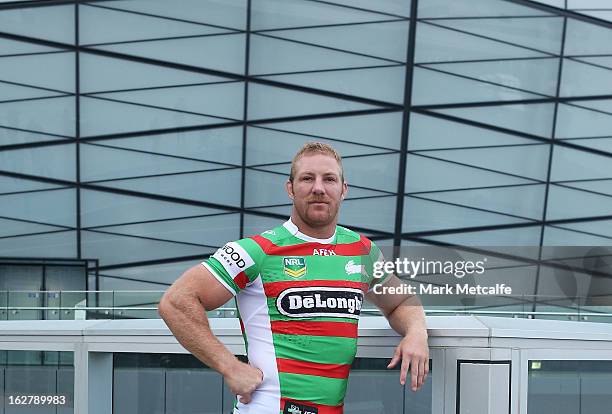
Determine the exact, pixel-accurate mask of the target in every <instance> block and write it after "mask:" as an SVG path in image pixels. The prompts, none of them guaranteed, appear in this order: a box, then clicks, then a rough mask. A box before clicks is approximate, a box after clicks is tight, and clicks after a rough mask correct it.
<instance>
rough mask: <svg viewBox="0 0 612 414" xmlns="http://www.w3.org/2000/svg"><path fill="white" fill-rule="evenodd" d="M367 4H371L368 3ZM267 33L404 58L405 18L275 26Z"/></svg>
mask: <svg viewBox="0 0 612 414" xmlns="http://www.w3.org/2000/svg"><path fill="white" fill-rule="evenodd" d="M352 5H354V4H352ZM369 7H372V5H370V6H369ZM407 10H410V9H409V8H408V9H407ZM381 17H382V16H381ZM271 34H272V35H274V36H278V37H282V38H284V39H293V40H298V41H301V42H306V43H314V44H317V45H323V46H327V47H332V48H335V49H341V50H344V51H347V52H355V53H361V54H365V55H370V56H373V57H378V58H382V59H392V60H395V61H397V62H405V61H406V48H407V47H408V22H407V21H405V20H400V21H395V22H385V23H367V24H358V25H346V26H335V27H317V28H313V29H299V30H279V31H274V32H272V33H271Z"/></svg>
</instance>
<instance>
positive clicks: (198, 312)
mask: <svg viewBox="0 0 612 414" xmlns="http://www.w3.org/2000/svg"><path fill="white" fill-rule="evenodd" d="M231 298H232V294H231V293H230V292H229V291H228V290H227V289H226V288H225V287H224V286H223V285H222V284H221V283H220V282H219V281H218V280H217V279H216V278H215V277H214V276H213V275H212V274H211V273H210V272H209V271H208V270H207V269H206V268H205V267H204V266H202V265H197V266H194V267H192V268H191V269H189V270H187V271H186V272H185V273H184V274H183V275H182V276H181V277H180V278H179V279H178V280H177V281H176V282H174V284H173V285H172V286H170V288H168V290H167V291H166V293H165V294H164V296H163V297H162V299H161V301H160V303H159V314H160V316H161V317H162V318H163V319H164V321H165V322H166V325H168V328H170V330H171V331H172V333H173V334H174V336H175V337H176V339H177V340H178V341H179V343H180V344H181V345H183V347H184V348H185V349H187V350H188V351H189V352H191V353H192V354H193V355H194V356H195V357H196V358H198V359H199V360H200V361H202V362H203V363H205V364H206V365H207V366H209V367H210V368H212V369H214V370H216V371H218V372H219V373H221V375H223V376H224V377H225V380H226V381H227V383H228V386H229V387H230V389H231V390H232V391H233V392H234V393H235V394H237V395H240V396H241V401H242V402H244V403H247V402H248V401H249V400H250V394H251V393H252V392H253V391H254V390H255V389H256V388H257V386H258V385H259V384H260V383H261V380H262V374H261V371H259V370H258V369H257V368H254V367H252V366H250V365H248V364H245V363H243V362H240V361H239V360H238V359H237V358H236V357H235V356H234V355H233V354H232V353H231V352H230V351H229V350H228V349H227V348H226V347H225V346H224V345H223V344H222V343H221V342H220V341H219V340H218V339H217V337H216V336H215V335H214V334H213V333H212V331H211V329H210V325H209V323H208V318H207V316H206V311H210V310H213V309H216V308H218V307H219V306H221V305H223V304H224V303H226V302H227V301H228V300H230V299H231Z"/></svg>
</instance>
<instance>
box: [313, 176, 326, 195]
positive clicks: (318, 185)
mask: <svg viewBox="0 0 612 414" xmlns="http://www.w3.org/2000/svg"><path fill="white" fill-rule="evenodd" d="M312 192H313V193H315V194H325V186H324V185H323V177H317V178H316V179H315V180H314V184H313V186H312Z"/></svg>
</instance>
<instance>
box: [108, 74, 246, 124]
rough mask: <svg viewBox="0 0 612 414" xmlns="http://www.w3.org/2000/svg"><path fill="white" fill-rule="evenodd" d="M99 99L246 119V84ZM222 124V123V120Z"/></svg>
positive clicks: (134, 92)
mask: <svg viewBox="0 0 612 414" xmlns="http://www.w3.org/2000/svg"><path fill="white" fill-rule="evenodd" d="M96 96H98V97H100V98H107V99H112V100H117V101H121V102H131V103H135V104H141V105H151V106H155V107H158V108H163V109H168V110H176V111H183V112H185V113H191V114H199V115H209V116H216V117H223V118H232V119H236V120H239V119H242V112H243V110H242V107H243V106H244V83H243V82H230V83H223V84H214V85H204V86H189V87H168V88H162V89H152V90H146V91H130V92H115V93H104V94H97V95H96ZM219 121H220V122H222V120H219Z"/></svg>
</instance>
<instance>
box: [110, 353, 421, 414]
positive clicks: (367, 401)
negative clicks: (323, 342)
mask: <svg viewBox="0 0 612 414" xmlns="http://www.w3.org/2000/svg"><path fill="white" fill-rule="evenodd" d="M241 358H242V357H241ZM113 362H114V366H113V372H114V374H113V378H114V383H113V413H114V414H123V413H125V414H127V413H129V414H141V413H142V414H145V413H147V414H148V413H155V414H166V413H168V414H169V413H173V414H187V413H190V414H191V413H210V414H213V413H214V414H218V413H220V412H222V413H230V412H232V409H233V404H234V396H233V395H232V393H231V391H230V390H229V389H228V388H227V386H225V384H224V381H223V377H222V376H221V375H220V374H218V373H217V372H215V371H213V370H211V369H209V368H207V367H206V366H204V365H203V364H202V363H201V362H200V361H198V360H197V359H196V358H195V357H193V356H191V355H182V354H181V355H174V354H127V353H115V354H114V355H113ZM388 364H389V359H387V358H356V359H355V361H354V362H353V365H352V367H351V374H350V377H349V383H348V389H347V394H346V399H345V409H346V410H347V412H350V413H358V414H359V413H368V414H385V413H402V412H404V410H406V412H410V413H414V414H428V413H431V405H432V385H431V384H432V381H431V378H430V379H429V380H428V381H427V382H426V383H425V385H424V386H423V388H422V389H421V390H420V391H418V392H416V393H415V392H412V391H410V390H409V389H406V387H405V386H401V385H400V384H399V368H396V369H393V370H388V369H387V368H386V366H387V365H388ZM430 376H431V373H430Z"/></svg>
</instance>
